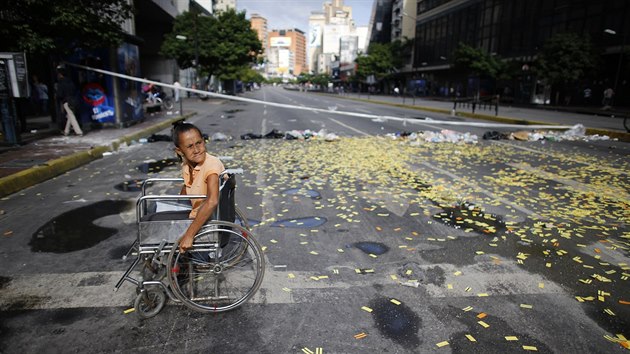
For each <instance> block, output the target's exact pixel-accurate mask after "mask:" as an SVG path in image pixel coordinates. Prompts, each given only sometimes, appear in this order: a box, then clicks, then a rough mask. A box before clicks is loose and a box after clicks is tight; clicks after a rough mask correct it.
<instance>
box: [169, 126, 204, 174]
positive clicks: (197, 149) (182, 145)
mask: <svg viewBox="0 0 630 354" xmlns="http://www.w3.org/2000/svg"><path fill="white" fill-rule="evenodd" d="M175 151H176V152H177V154H179V155H180V156H182V157H183V158H184V161H185V162H186V163H188V164H190V165H192V166H196V165H198V164H200V163H203V162H204V160H205V159H206V142H205V141H204V140H203V137H202V136H201V135H200V134H199V132H198V131H197V129H191V130H188V131H186V132H183V133H180V134H179V146H178V147H176V148H175Z"/></svg>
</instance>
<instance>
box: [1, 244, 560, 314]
mask: <svg viewBox="0 0 630 354" xmlns="http://www.w3.org/2000/svg"><path fill="white" fill-rule="evenodd" d="M492 258H493V259H491V256H489V255H484V256H478V262H477V263H476V264H473V265H469V266H463V267H461V266H455V265H452V264H428V265H421V266H418V267H420V269H419V270H420V271H422V272H423V273H424V272H426V273H429V272H432V271H435V267H439V268H441V269H443V270H444V274H445V281H444V284H441V285H436V284H423V283H420V285H419V286H420V287H421V288H422V289H423V291H425V292H426V293H427V294H428V295H429V296H431V297H434V298H447V297H474V296H477V294H478V293H488V294H489V295H490V296H505V295H515V294H517V295H524V294H528V295H531V294H566V293H565V292H564V290H563V289H562V288H561V287H560V286H558V285H556V284H554V283H551V282H549V281H548V280H546V279H545V278H544V277H543V276H542V275H538V274H530V273H528V272H526V271H524V270H522V269H520V268H519V267H518V266H517V265H516V264H514V261H513V260H511V259H507V258H502V257H497V256H492ZM400 267H401V265H400V264H399V263H384V264H378V265H370V268H372V269H375V272H374V273H370V274H357V273H356V272H355V269H356V268H360V266H357V265H346V266H334V267H330V269H326V270H323V271H291V270H290V269H288V270H287V271H274V270H273V269H272V268H269V269H267V270H266V272H265V279H264V280H263V284H262V286H261V290H260V291H258V293H257V294H255V295H254V297H253V298H252V299H251V300H250V302H252V303H263V304H292V303H298V302H301V301H303V302H307V301H313V300H311V299H312V298H316V296H315V295H316V294H320V293H321V290H323V289H351V288H357V287H362V286H365V287H372V286H373V285H374V284H379V285H385V286H392V287H398V286H403V285H401V284H400V283H399V281H400V280H405V279H403V278H402V277H399V280H396V281H395V280H392V278H391V277H390V274H397V272H398V270H399V268H400ZM493 268H494V269H496V271H495V272H488V269H493ZM333 269H337V270H339V274H336V273H334V272H333ZM122 273H123V272H122V271H119V272H82V273H63V274H31V275H19V276H16V277H13V279H12V280H11V281H10V282H8V283H7V284H5V286H4V288H2V290H0V294H1V296H0V309H6V308H14V309H15V308H24V309H58V308H79V307H82V308H93V307H129V306H131V305H132V302H133V299H134V296H135V286H134V285H132V284H131V283H129V282H126V283H125V284H123V286H122V287H121V288H120V289H119V290H118V291H117V292H114V291H113V288H114V284H116V282H117V281H118V279H119V278H120V276H121V275H122ZM289 273H292V274H293V275H294V276H295V277H294V278H289V277H288V274H289ZM455 273H457V274H458V275H454V274H455ZM136 275H137V274H132V276H136ZM322 275H327V276H328V278H323V279H320V280H313V278H312V277H314V276H322ZM541 282H544V283H545V287H544V289H541V288H539V286H538V284H539V283H541ZM447 284H452V285H453V286H452V289H449V288H448V287H447ZM468 287H471V288H472V289H474V291H472V292H471V291H466V289H467V288H468ZM284 288H286V289H290V290H291V291H286V290H283V289H284ZM298 291H299V292H301V293H302V294H303V293H304V292H312V293H313V294H314V295H313V296H295V293H296V292H298ZM170 304H172V302H170Z"/></svg>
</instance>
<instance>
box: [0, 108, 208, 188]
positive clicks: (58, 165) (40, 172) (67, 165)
mask: <svg viewBox="0 0 630 354" xmlns="http://www.w3.org/2000/svg"><path fill="white" fill-rule="evenodd" d="M193 115H195V113H189V114H185V115H183V116H178V117H176V118H171V119H168V120H165V121H163V122H160V123H157V124H155V125H152V126H149V127H147V128H145V129H142V130H140V131H137V132H135V133H131V134H128V135H125V136H122V137H120V138H118V139H116V140H114V141H113V142H112V143H111V144H110V145H101V146H96V147H94V148H92V149H89V150H83V151H78V152H75V153H73V154H71V155H68V156H63V157H60V158H57V159H54V160H49V161H47V162H46V164H44V165H40V166H33V167H31V168H28V169H26V170H22V171H19V172H17V173H14V174H12V175H10V176H6V177H3V178H0V197H5V196H7V195H10V194H13V193H16V192H18V191H21V190H23V189H25V188H28V187H31V186H34V185H36V184H38V183H41V182H44V181H46V180H48V179H51V178H53V177H55V176H59V175H61V174H63V173H66V172H68V171H70V170H73V169H75V168H77V167H80V166H83V165H85V164H87V163H90V162H92V161H94V160H97V159H100V158H101V157H103V154H104V153H105V152H110V151H116V150H118V149H119V148H120V146H121V145H123V144H129V143H130V142H131V141H133V140H139V139H140V138H142V137H145V136H147V135H151V134H154V133H157V132H159V131H161V130H164V129H166V128H169V127H170V126H171V125H172V124H173V123H174V122H176V121H179V120H182V119H187V118H190V117H192V116H193Z"/></svg>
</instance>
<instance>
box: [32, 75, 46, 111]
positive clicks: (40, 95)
mask: <svg viewBox="0 0 630 354" xmlns="http://www.w3.org/2000/svg"><path fill="white" fill-rule="evenodd" d="M33 87H34V88H35V92H36V94H37V113H39V114H40V115H43V116H45V115H47V114H48V86H46V84H44V83H43V82H41V81H39V79H38V78H37V76H36V75H33Z"/></svg>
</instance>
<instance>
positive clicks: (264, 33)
mask: <svg viewBox="0 0 630 354" xmlns="http://www.w3.org/2000/svg"><path fill="white" fill-rule="evenodd" d="M249 20H250V22H251V24H252V29H253V30H254V31H256V33H257V34H258V40H259V41H260V42H261V43H262V45H263V48H265V47H266V45H267V37H268V31H269V30H268V29H267V19H266V18H264V17H262V16H260V15H259V14H252V15H251V17H250V19H249Z"/></svg>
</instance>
